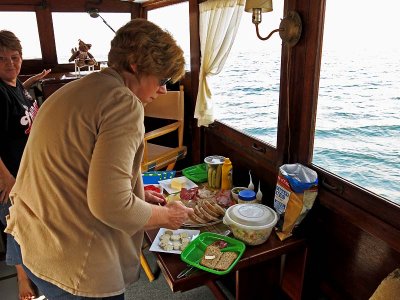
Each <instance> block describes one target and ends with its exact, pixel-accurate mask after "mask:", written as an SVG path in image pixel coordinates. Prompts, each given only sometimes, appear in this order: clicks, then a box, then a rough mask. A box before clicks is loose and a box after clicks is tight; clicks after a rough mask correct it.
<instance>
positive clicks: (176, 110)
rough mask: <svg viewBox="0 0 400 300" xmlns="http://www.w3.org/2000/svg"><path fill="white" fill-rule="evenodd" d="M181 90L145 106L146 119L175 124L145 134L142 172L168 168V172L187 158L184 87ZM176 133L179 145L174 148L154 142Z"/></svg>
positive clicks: (171, 92) (169, 92)
mask: <svg viewBox="0 0 400 300" xmlns="http://www.w3.org/2000/svg"><path fill="white" fill-rule="evenodd" d="M179 89H180V90H179V91H168V92H167V94H165V95H160V96H159V97H158V98H157V99H156V100H155V101H153V102H152V103H148V104H147V105H146V106H145V109H144V112H145V117H151V118H157V119H166V120H172V121H173V122H172V123H170V124H168V125H165V126H162V127H160V128H157V129H155V130H151V131H149V132H146V133H145V136H144V143H145V147H144V155H143V161H142V172H146V171H155V170H161V169H164V168H166V170H172V169H174V167H175V164H176V162H177V160H179V159H182V158H184V157H185V156H186V153H187V148H186V146H184V145H183V126H184V92H183V86H180V87H179ZM174 132H175V134H177V138H176V139H177V143H174V144H173V145H174V146H170V145H165V144H163V142H161V143H160V142H158V141H154V139H156V138H160V137H161V136H165V135H167V134H171V133H172V134H173V133H174ZM159 140H160V139H159ZM171 140H172V139H170V138H168V141H169V142H171ZM150 141H151V142H150Z"/></svg>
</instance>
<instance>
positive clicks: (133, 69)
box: [130, 64, 137, 74]
mask: <svg viewBox="0 0 400 300" xmlns="http://www.w3.org/2000/svg"><path fill="white" fill-rule="evenodd" d="M130 68H131V71H132V73H133V74H137V65H136V64H130Z"/></svg>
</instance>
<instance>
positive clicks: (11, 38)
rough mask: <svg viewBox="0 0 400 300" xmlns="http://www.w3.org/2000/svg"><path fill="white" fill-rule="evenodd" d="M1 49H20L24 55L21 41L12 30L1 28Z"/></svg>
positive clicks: (20, 52)
mask: <svg viewBox="0 0 400 300" xmlns="http://www.w3.org/2000/svg"><path fill="white" fill-rule="evenodd" d="M0 50H1V51H6V50H14V51H18V52H19V54H20V55H21V56H22V46H21V41H20V40H19V39H18V38H17V37H16V36H15V34H14V33H12V32H11V31H8V30H0Z"/></svg>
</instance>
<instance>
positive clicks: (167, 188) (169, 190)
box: [158, 176, 198, 194]
mask: <svg viewBox="0 0 400 300" xmlns="http://www.w3.org/2000/svg"><path fill="white" fill-rule="evenodd" d="M182 177H184V178H185V184H184V185H183V187H184V188H186V189H191V188H194V187H197V186H198V185H197V184H195V183H194V182H193V181H191V180H190V179H189V178H187V177H185V176H182ZM171 180H172V179H165V180H161V181H159V182H158V183H159V184H160V185H161V186H162V187H163V188H164V190H165V191H166V192H167V193H168V194H175V193H179V192H180V190H177V189H173V188H172V187H171Z"/></svg>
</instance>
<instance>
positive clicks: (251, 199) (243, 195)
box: [238, 189, 257, 204]
mask: <svg viewBox="0 0 400 300" xmlns="http://www.w3.org/2000/svg"><path fill="white" fill-rule="evenodd" d="M238 203H247V204H249V203H257V199H256V193H255V192H254V191H252V190H249V189H246V190H242V191H240V192H239V194H238Z"/></svg>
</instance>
